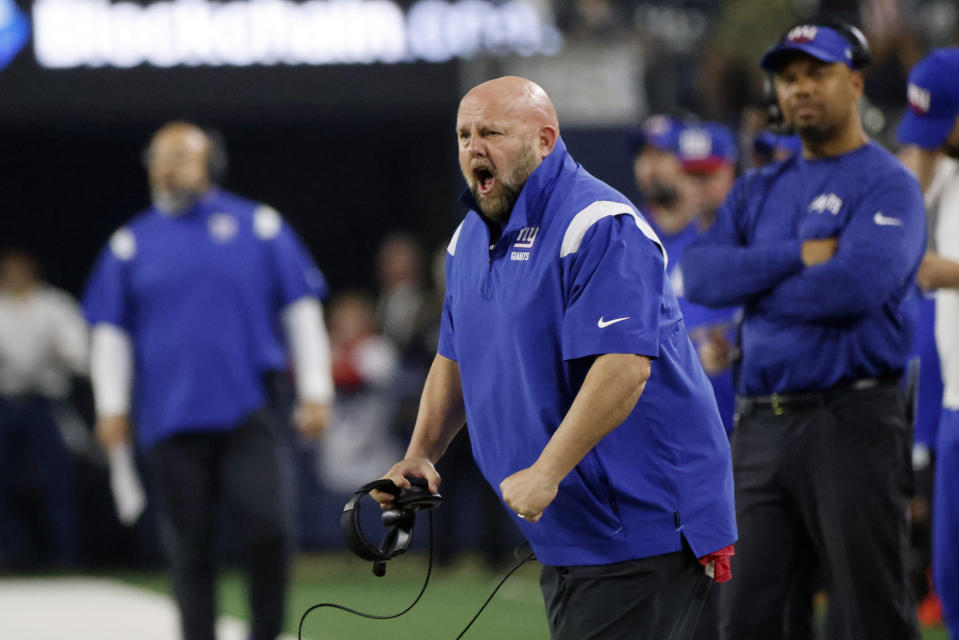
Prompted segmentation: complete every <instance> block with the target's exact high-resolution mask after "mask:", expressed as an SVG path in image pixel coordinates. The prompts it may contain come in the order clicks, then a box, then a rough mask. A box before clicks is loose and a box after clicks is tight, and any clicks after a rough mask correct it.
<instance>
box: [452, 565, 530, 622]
mask: <svg viewBox="0 0 959 640" xmlns="http://www.w3.org/2000/svg"><path fill="white" fill-rule="evenodd" d="M535 557H536V554H535V553H531V554H529V555H528V556H526V557H525V558H523V559H522V560H520V561H519V563H517V565H516V566H515V567H513V568H512V569H510V570H509V571H508V572H507V574H506V575H505V576H503V579H502V580H500V581H499V584H498V585H496V588H495V589H493V593H491V594H489V597H488V598H487V599H486V602H484V603H483V606H482V607H480V608H479V611H477V612H476V615H475V616H473V619H472V620H470V621H469V624H467V625H466V626H465V627H463V630H462V631H460V634H459V635H458V636H456V638H455V639H454V640H460V638H462V637H463V636H464V635H466V632H467V631H469V628H470V627H472V626H473V623H474V622H476V619H477V618H479V617H480V614H481V613H483V609H485V608H486V605H488V604H489V603H490V601H491V600H492V599H493V596H495V595H496V592H497V591H499V588H500V587H502V586H503V585H504V584H505V583H506V580H507V579H508V578H509V577H510V576H511V575H513V574H514V573H516V570H517V569H519V568H520V567H522V566H523V565H524V564H526V563H527V562H529V561H530V560H532V559H533V558H535Z"/></svg>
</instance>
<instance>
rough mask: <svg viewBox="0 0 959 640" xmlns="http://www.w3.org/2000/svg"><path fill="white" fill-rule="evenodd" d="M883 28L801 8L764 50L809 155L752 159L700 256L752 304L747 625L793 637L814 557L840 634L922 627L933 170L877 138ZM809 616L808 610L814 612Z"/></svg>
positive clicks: (705, 273) (738, 591) (738, 451)
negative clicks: (917, 445)
mask: <svg viewBox="0 0 959 640" xmlns="http://www.w3.org/2000/svg"><path fill="white" fill-rule="evenodd" d="M870 57H871V56H870V53H869V47H868V44H867V43H866V42H865V38H864V37H863V36H862V34H861V33H859V31H858V30H856V29H854V28H852V27H850V26H848V25H842V24H837V23H825V22H823V23H809V24H801V25H798V26H796V27H794V28H792V29H790V30H789V31H788V32H787V33H786V34H785V35H784V36H783V37H782V39H781V40H780V41H779V42H777V43H776V44H775V45H773V47H771V48H770V49H769V51H768V52H767V53H766V54H765V55H764V56H763V58H762V61H761V63H760V64H761V66H762V68H763V69H764V70H765V71H766V72H768V73H770V74H772V76H773V83H774V86H775V89H776V95H777V100H778V103H779V106H780V107H781V109H782V111H783V115H784V119H785V123H786V124H787V125H790V126H792V127H793V129H795V131H796V133H797V134H798V135H799V138H800V140H801V142H802V153H801V154H797V155H795V156H793V157H791V158H789V159H787V160H785V161H783V162H778V163H774V164H771V165H768V166H766V167H762V168H760V169H757V170H753V171H749V172H747V173H745V174H744V175H743V176H742V177H741V178H740V179H739V180H738V181H737V182H736V185H735V186H734V187H733V190H732V191H731V192H730V193H729V197H728V198H727V199H726V201H725V202H724V203H723V205H722V207H720V209H719V212H718V213H717V215H716V221H715V223H714V224H713V226H712V227H711V228H710V229H709V231H707V232H706V233H705V234H704V235H703V237H702V238H700V239H699V240H697V241H695V242H694V243H693V244H691V245H690V246H689V247H687V248H686V251H685V254H684V257H683V265H682V267H683V273H684V276H685V278H684V280H685V283H684V284H685V292H686V295H687V297H688V298H689V299H690V300H692V301H693V302H697V303H700V304H704V305H707V306H711V307H729V306H735V305H742V307H743V309H744V313H743V321H742V324H741V326H740V346H741V350H742V356H741V359H740V361H739V365H738V372H737V391H738V394H739V397H738V398H737V422H736V429H735V431H734V433H733V461H734V467H733V468H734V476H735V478H734V481H735V487H736V515H737V523H738V525H739V530H740V542H739V544H738V545H737V549H736V551H737V554H736V556H735V558H733V565H734V566H733V570H734V572H736V579H735V580H733V581H731V582H729V584H728V585H727V587H728V588H725V589H724V590H723V593H722V598H723V606H722V607H721V616H722V617H723V624H722V627H723V631H724V633H725V637H727V638H730V639H741V638H762V639H763V640H777V639H784V638H793V637H795V634H796V632H797V631H800V632H801V631H803V630H802V629H797V627H798V625H799V624H801V623H802V621H801V620H800V617H799V616H798V615H796V612H794V611H791V610H790V609H791V608H792V607H800V608H806V609H807V610H808V600H809V598H808V596H807V597H806V601H807V604H806V606H805V607H803V604H802V603H800V602H799V600H798V599H797V597H796V594H797V593H801V592H802V591H803V590H805V589H808V584H809V582H810V571H811V570H813V569H815V568H816V567H819V568H821V571H822V580H823V584H824V587H825V589H826V591H827V593H828V603H829V607H828V611H827V614H826V624H825V630H826V633H825V637H826V638H829V639H830V640H839V639H848V640H862V639H864V638H870V639H872V638H882V639H883V640H917V639H918V638H919V628H918V623H917V620H916V611H915V606H914V603H913V601H912V597H911V594H910V590H909V584H908V581H907V573H906V553H905V552H906V549H907V541H908V537H907V533H908V523H907V520H906V514H907V506H908V504H909V498H910V484H911V473H912V470H911V459H910V449H911V445H912V429H911V425H910V423H909V421H908V419H907V415H906V403H905V399H904V397H903V394H902V392H901V390H900V388H899V384H898V383H899V380H900V378H901V376H902V374H903V371H904V369H905V365H906V356H907V353H908V349H909V344H910V341H911V337H912V327H913V323H914V321H915V315H916V314H915V311H916V305H915V296H914V289H915V286H914V284H913V280H914V278H915V276H916V273H917V271H918V268H919V264H920V262H921V261H922V255H923V252H924V250H925V235H926V234H925V219H924V218H925V214H924V211H923V203H922V193H921V192H920V189H919V185H918V184H917V182H916V180H915V178H914V177H913V176H912V175H911V174H910V173H909V172H908V170H906V168H905V167H903V166H902V164H901V163H900V162H899V161H898V160H897V159H896V158H895V157H894V156H893V155H892V154H890V153H889V152H888V151H886V150H885V149H883V148H882V147H881V146H880V145H878V144H876V143H875V142H872V141H870V140H869V138H868V137H867V136H866V134H865V132H864V130H863V127H862V121H861V119H860V115H859V108H858V107H859V100H860V98H861V97H862V94H863V89H864V82H863V76H862V73H860V69H862V68H864V67H866V66H868V64H869V63H870ZM806 623H807V624H808V615H807V616H806Z"/></svg>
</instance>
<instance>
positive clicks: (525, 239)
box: [509, 227, 539, 262]
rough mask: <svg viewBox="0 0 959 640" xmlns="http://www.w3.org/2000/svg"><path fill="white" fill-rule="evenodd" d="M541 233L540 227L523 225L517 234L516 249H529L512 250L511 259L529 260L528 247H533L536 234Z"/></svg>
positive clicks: (518, 260)
mask: <svg viewBox="0 0 959 640" xmlns="http://www.w3.org/2000/svg"><path fill="white" fill-rule="evenodd" d="M538 235H539V227H523V228H522V229H520V230H519V233H517V234H516V241H515V242H514V243H513V248H514V249H527V251H511V252H510V254H509V259H510V260H513V261H516V262H526V261H528V260H529V251H528V249H532V248H533V243H534V242H536V236H538Z"/></svg>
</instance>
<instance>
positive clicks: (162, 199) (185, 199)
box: [150, 189, 201, 215]
mask: <svg viewBox="0 0 959 640" xmlns="http://www.w3.org/2000/svg"><path fill="white" fill-rule="evenodd" d="M200 195H201V194H200V193H197V192H195V191H192V190H187V189H178V190H168V189H151V190H150V198H151V200H153V206H154V207H156V208H157V209H158V210H160V211H162V212H163V213H168V214H172V215H176V214H178V213H183V212H184V211H186V210H187V209H189V208H190V207H192V206H193V203H195V202H196V201H197V200H199V198H200Z"/></svg>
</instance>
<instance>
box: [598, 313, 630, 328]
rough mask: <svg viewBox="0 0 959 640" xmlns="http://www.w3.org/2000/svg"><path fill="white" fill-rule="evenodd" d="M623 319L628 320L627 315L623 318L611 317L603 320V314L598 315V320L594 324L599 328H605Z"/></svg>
mask: <svg viewBox="0 0 959 640" xmlns="http://www.w3.org/2000/svg"><path fill="white" fill-rule="evenodd" d="M623 320H629V316H626V317H625V318H613V319H612V320H603V316H600V317H599V322H597V323H596V326H597V327H599V328H600V329H605V328H606V327H608V326H609V325H611V324H616V323H617V322H622V321H623Z"/></svg>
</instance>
